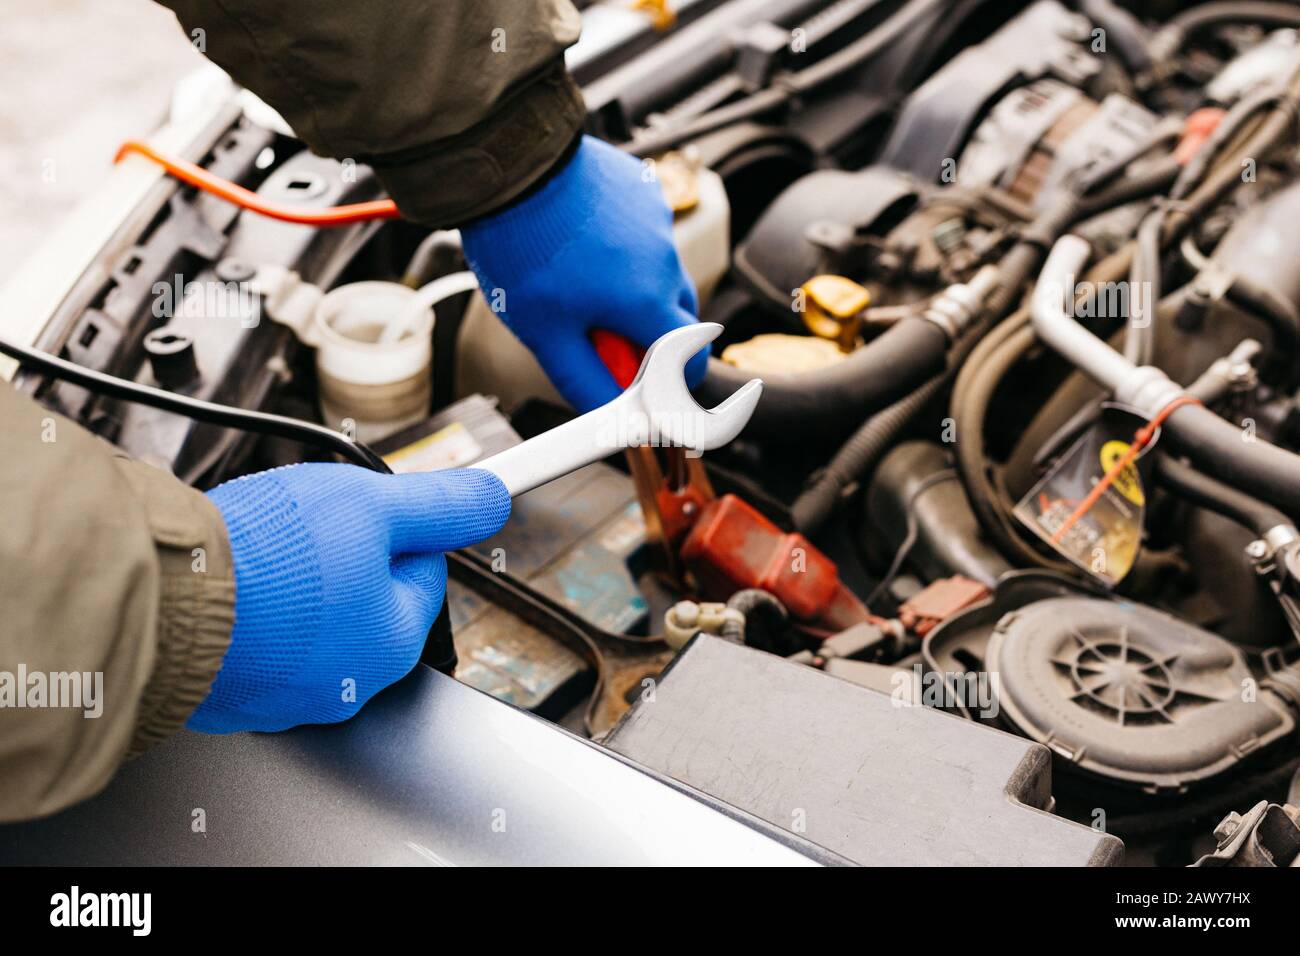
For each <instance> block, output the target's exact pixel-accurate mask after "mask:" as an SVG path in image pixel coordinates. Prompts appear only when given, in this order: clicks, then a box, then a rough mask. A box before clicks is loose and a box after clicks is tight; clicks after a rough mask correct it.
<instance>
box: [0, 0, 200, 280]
mask: <svg viewBox="0 0 1300 956" xmlns="http://www.w3.org/2000/svg"><path fill="white" fill-rule="evenodd" d="M202 62H203V58H202V56H201V55H200V54H199V53H198V52H197V51H196V50H194V49H193V48H192V47H191V46H190V44H189V41H188V39H187V37H186V36H185V34H184V33H183V32H182V31H181V28H180V25H179V24H178V23H177V22H176V18H175V17H174V16H173V15H172V13H171V11H169V10H166V9H164V8H163V7H160V6H158V5H157V4H155V3H153V2H152V0H41V2H40V3H31V4H9V5H7V9H6V10H5V25H4V29H3V30H2V31H0V63H3V64H4V71H5V83H4V84H2V85H0V282H3V281H4V280H5V279H7V278H8V277H9V276H10V275H11V274H12V273H13V271H14V270H15V269H17V268H18V267H19V266H20V265H21V264H22V262H23V259H24V258H25V256H26V254H27V252H28V251H29V250H30V249H32V248H33V247H34V246H35V245H36V244H37V243H38V242H39V241H40V240H41V238H42V237H43V235H44V233H45V231H46V230H47V229H49V228H50V227H51V226H53V225H54V224H56V223H58V222H59V221H60V220H61V219H62V218H63V217H64V216H65V215H67V213H68V211H69V210H70V209H72V208H73V207H74V206H75V205H76V203H77V201H78V200H79V199H81V198H82V197H83V196H85V195H86V194H87V193H89V192H91V191H93V190H94V188H95V186H96V185H97V184H98V183H100V182H101V181H102V180H103V178H104V176H105V175H106V173H107V172H108V169H109V167H110V166H111V165H112V162H113V154H114V152H115V151H116V150H117V146H118V144H120V143H121V142H122V141H123V140H124V139H128V138H130V137H133V136H139V135H141V134H144V133H148V132H149V131H151V130H152V129H153V128H154V127H155V126H157V125H158V123H159V122H160V121H161V120H162V118H163V117H164V116H165V115H166V111H167V104H168V100H169V97H170V95H171V89H172V86H173V84H174V83H175V82H176V80H178V79H179V78H180V77H182V76H184V75H185V74H186V73H188V72H189V71H190V70H193V69H194V68H196V67H197V66H199V65H201V64H202Z"/></svg>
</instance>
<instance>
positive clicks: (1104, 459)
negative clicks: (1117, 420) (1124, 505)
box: [1100, 439, 1146, 505]
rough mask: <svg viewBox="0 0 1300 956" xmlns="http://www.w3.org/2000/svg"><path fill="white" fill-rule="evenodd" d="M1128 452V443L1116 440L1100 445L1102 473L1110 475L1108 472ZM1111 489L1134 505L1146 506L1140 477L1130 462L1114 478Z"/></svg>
mask: <svg viewBox="0 0 1300 956" xmlns="http://www.w3.org/2000/svg"><path fill="white" fill-rule="evenodd" d="M1128 450H1129V443H1128V442H1126V441H1119V440H1118V439H1113V440H1111V441H1108V442H1106V443H1105V444H1104V445H1102V446H1101V456H1100V457H1101V468H1102V473H1103V474H1110V470H1111V469H1112V468H1114V467H1115V466H1116V465H1118V464H1119V462H1120V459H1122V458H1123V457H1124V456H1125V455H1127V454H1128ZM1111 487H1113V488H1114V489H1115V490H1116V491H1118V492H1119V493H1120V494H1121V495H1123V496H1124V497H1125V498H1127V499H1128V500H1129V501H1131V502H1133V504H1135V505H1145V504H1146V496H1145V495H1144V494H1143V493H1142V477H1141V475H1139V474H1138V470H1137V468H1136V467H1134V465H1133V464H1132V463H1131V462H1130V463H1129V464H1127V465H1125V466H1124V468H1123V470H1122V471H1120V473H1119V474H1118V475H1116V476H1115V480H1114V482H1113V483H1112V485H1111Z"/></svg>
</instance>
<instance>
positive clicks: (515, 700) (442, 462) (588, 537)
mask: <svg viewBox="0 0 1300 956" xmlns="http://www.w3.org/2000/svg"><path fill="white" fill-rule="evenodd" d="M520 440H521V439H520V436H519V435H518V433H517V432H516V431H515V430H514V428H512V427H511V425H510V422H509V421H508V420H507V419H506V417H505V415H503V414H502V413H501V412H500V411H499V410H498V409H497V404H496V402H495V401H494V400H493V399H490V398H486V397H484V396H482V395H471V396H468V397H466V398H463V399H461V400H459V401H457V402H455V403H453V404H452V405H449V406H448V407H447V408H446V409H444V410H443V411H442V412H440V413H438V414H437V415H435V416H433V417H432V418H430V419H428V420H426V421H424V422H422V423H420V424H419V425H416V426H414V427H412V428H408V429H406V430H404V431H402V432H399V433H398V434H396V435H393V436H390V437H389V438H386V439H384V441H383V442H381V443H380V444H379V445H378V446H377V450H378V451H379V452H380V454H382V455H383V456H384V460H385V461H386V462H388V464H389V466H390V467H391V468H392V469H393V470H394V471H396V472H399V473H401V472H409V471H432V470H435V469H439V468H457V467H472V466H473V463H474V462H476V461H478V460H480V459H482V458H486V457H488V456H490V455H493V454H496V453H497V452H499V451H501V450H503V449H505V448H508V447H510V446H512V445H515V444H518V443H519V441H520ZM644 546H645V523H644V521H643V520H642V517H641V508H640V505H639V504H638V503H637V496H636V490H635V488H634V486H633V484H632V481H631V479H630V478H628V476H627V475H625V474H623V473H622V472H620V471H618V470H617V469H614V468H611V467H609V466H608V465H604V464H600V463H597V464H594V465H588V466H587V467H585V468H581V469H579V470H578V471H576V472H574V473H573V474H570V475H566V476H564V477H563V478H559V479H557V480H556V481H553V482H550V483H549V484H546V485H543V486H542V487H540V488H536V489H534V490H533V491H530V492H528V493H527V494H524V495H520V496H519V497H518V498H516V499H515V501H514V504H513V508H512V511H511V516H510V520H509V521H508V522H507V523H506V526H505V527H504V528H502V529H501V531H500V532H498V533H497V534H496V535H494V536H493V537H491V538H489V539H488V540H486V541H483V542H480V543H479V544H477V545H474V546H473V548H472V549H471V550H473V551H474V552H476V553H477V554H478V555H480V556H481V557H483V558H484V559H486V560H487V561H489V562H491V565H492V568H493V570H496V571H501V572H506V573H508V574H509V575H511V576H512V577H513V578H514V579H516V580H519V581H522V582H524V583H526V584H527V585H528V587H530V588H532V589H534V590H536V591H538V592H540V593H541V594H543V595H545V596H546V597H548V598H551V599H553V600H554V601H557V602H559V603H560V604H562V605H564V606H565V607H567V608H569V609H570V610H572V611H574V612H575V613H576V614H578V615H579V616H580V617H582V618H584V619H586V620H587V621H589V622H590V623H592V624H593V625H595V626H596V627H598V628H600V629H601V630H604V631H609V632H613V633H616V634H618V633H641V632H644V631H645V630H646V628H647V627H648V624H649V621H650V612H651V607H650V603H649V602H648V601H647V598H646V596H645V595H644V594H643V588H642V585H641V583H640V582H639V578H640V577H642V576H641V575H640V574H639V573H638V568H639V567H640V565H641V563H643V561H642V559H643V549H644ZM447 603H448V607H449V610H450V614H451V623H452V631H453V634H454V637H455V643H456V650H457V654H458V655H459V657H460V662H459V665H458V666H457V668H456V677H457V679H458V680H461V681H463V682H465V683H467V684H470V685H471V686H474V687H477V688H479V689H480V690H483V691H486V692H487V693H489V694H492V695H493V696H494V697H498V698H500V699H502V700H505V701H507V702H509V703H512V704H515V705H517V706H519V707H523V708H526V709H529V710H539V709H541V708H543V707H544V706H545V705H546V704H547V702H548V701H551V700H552V699H553V698H555V697H556V695H557V694H560V692H561V691H562V690H563V689H564V688H566V687H570V686H572V685H573V684H574V683H575V682H577V683H579V684H581V683H583V682H584V681H585V683H586V684H587V685H589V684H590V682H591V679H592V678H591V675H590V670H591V668H590V667H589V665H588V662H587V661H586V660H584V659H583V658H582V657H581V656H580V655H579V654H578V653H576V652H575V651H574V650H572V649H571V648H569V647H566V646H565V645H563V644H561V643H559V642H558V641H556V640H555V639H553V638H552V637H550V636H548V635H546V634H544V633H542V632H541V631H539V630H538V629H536V628H534V627H532V626H531V625H529V624H528V623H527V622H525V621H523V620H522V619H520V618H519V617H518V616H516V615H515V614H513V613H511V611H510V610H509V608H507V607H503V606H500V605H497V604H493V603H489V602H487V601H485V600H483V599H482V598H481V597H480V596H479V595H477V594H475V593H474V592H473V591H472V590H471V589H469V588H467V587H463V586H461V585H460V584H458V583H457V582H456V581H451V582H449V583H448V588H447Z"/></svg>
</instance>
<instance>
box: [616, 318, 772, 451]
mask: <svg viewBox="0 0 1300 956" xmlns="http://www.w3.org/2000/svg"><path fill="white" fill-rule="evenodd" d="M721 332H722V326H721V325H718V324H717V323H716V322H700V323H698V324H696V325H688V326H685V327H683V328H680V329H674V330H673V331H672V332H669V333H668V334H666V335H663V336H661V337H660V338H659V339H658V340H657V341H656V342H655V343H654V344H653V345H651V346H650V348H649V349H648V350H647V351H646V354H645V358H644V359H643V360H642V362H641V368H640V369H639V370H638V371H637V374H636V378H635V379H633V381H632V384H631V385H630V386H628V389H627V391H626V392H624V393H623V394H624V396H625V397H627V398H631V399H632V400H633V401H631V402H629V403H628V408H629V411H631V408H632V405H633V403H635V405H638V406H640V408H639V409H638V411H639V412H640V414H641V415H643V416H644V417H645V419H646V421H647V422H648V432H649V435H648V440H647V441H646V442H644V443H645V444H651V445H656V446H659V447H672V448H685V449H687V450H688V451H689V452H692V453H694V454H697V455H698V454H700V453H703V452H706V451H711V450H712V449H714V448H720V447H721V446H723V445H725V444H727V442H729V441H731V440H732V439H733V438H735V437H736V436H737V435H739V434H740V432H741V431H742V430H743V429H744V427H745V425H746V424H748V422H749V419H750V416H751V415H753V413H754V408H755V407H756V406H757V405H758V400H759V398H760V397H761V396H762V393H763V383H762V381H761V380H760V379H752V380H750V381H749V382H746V383H745V384H744V385H743V386H741V387H740V388H739V389H737V390H736V392H735V393H734V394H733V395H731V396H729V397H728V398H727V399H726V400H725V401H724V402H722V403H721V404H720V405H718V406H717V407H716V408H712V409H707V408H701V407H700V405H699V403H698V402H696V401H695V399H694V397H692V395H691V392H690V389H688V388H687V387H686V363H687V362H689V361H690V360H691V358H692V356H694V355H695V353H696V352H698V351H699V350H700V349H702V348H704V347H705V346H707V345H708V344H709V343H710V342H712V341H713V340H714V339H716V338H717V337H718V336H719V335H720V334H721Z"/></svg>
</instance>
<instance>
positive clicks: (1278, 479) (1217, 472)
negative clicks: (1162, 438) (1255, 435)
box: [1163, 405, 1300, 517]
mask: <svg viewBox="0 0 1300 956" xmlns="http://www.w3.org/2000/svg"><path fill="white" fill-rule="evenodd" d="M1163 431H1164V433H1165V434H1166V435H1167V436H1168V437H1169V440H1170V441H1172V442H1173V443H1174V444H1175V445H1176V446H1177V447H1178V448H1179V449H1180V450H1181V451H1182V452H1183V453H1184V454H1186V455H1187V457H1188V458H1190V459H1191V460H1192V461H1193V462H1194V463H1195V464H1196V465H1197V467H1199V468H1200V469H1202V470H1203V471H1206V472H1209V473H1210V474H1212V475H1214V477H1215V478H1217V479H1219V480H1220V481H1222V482H1225V483H1226V484H1228V485H1231V486H1232V487H1234V488H1240V489H1242V490H1243V491H1244V492H1246V493H1248V494H1251V495H1255V496H1257V497H1259V498H1262V499H1263V500H1264V501H1267V502H1269V503H1270V504H1273V505H1276V506H1277V507H1278V508H1281V509H1282V510H1283V511H1284V512H1286V513H1287V514H1288V515H1290V516H1292V517H1295V516H1300V455H1296V454H1294V453H1292V452H1289V451H1286V450H1284V449H1282V448H1279V447H1278V446H1277V445H1273V444H1270V443H1269V442H1267V441H1264V440H1263V439H1262V438H1260V439H1255V440H1250V439H1249V437H1248V435H1247V434H1246V432H1244V431H1243V429H1241V428H1239V427H1238V426H1236V425H1233V424H1231V423H1230V422H1227V421H1224V420H1223V419H1222V418H1220V417H1219V416H1218V415H1216V414H1214V412H1212V411H1210V410H1209V409H1208V408H1205V407H1203V406H1200V405H1184V406H1182V407H1181V408H1178V409H1176V410H1175V411H1174V412H1173V414H1172V415H1170V416H1169V418H1168V419H1166V420H1165V423H1164V427H1163Z"/></svg>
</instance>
